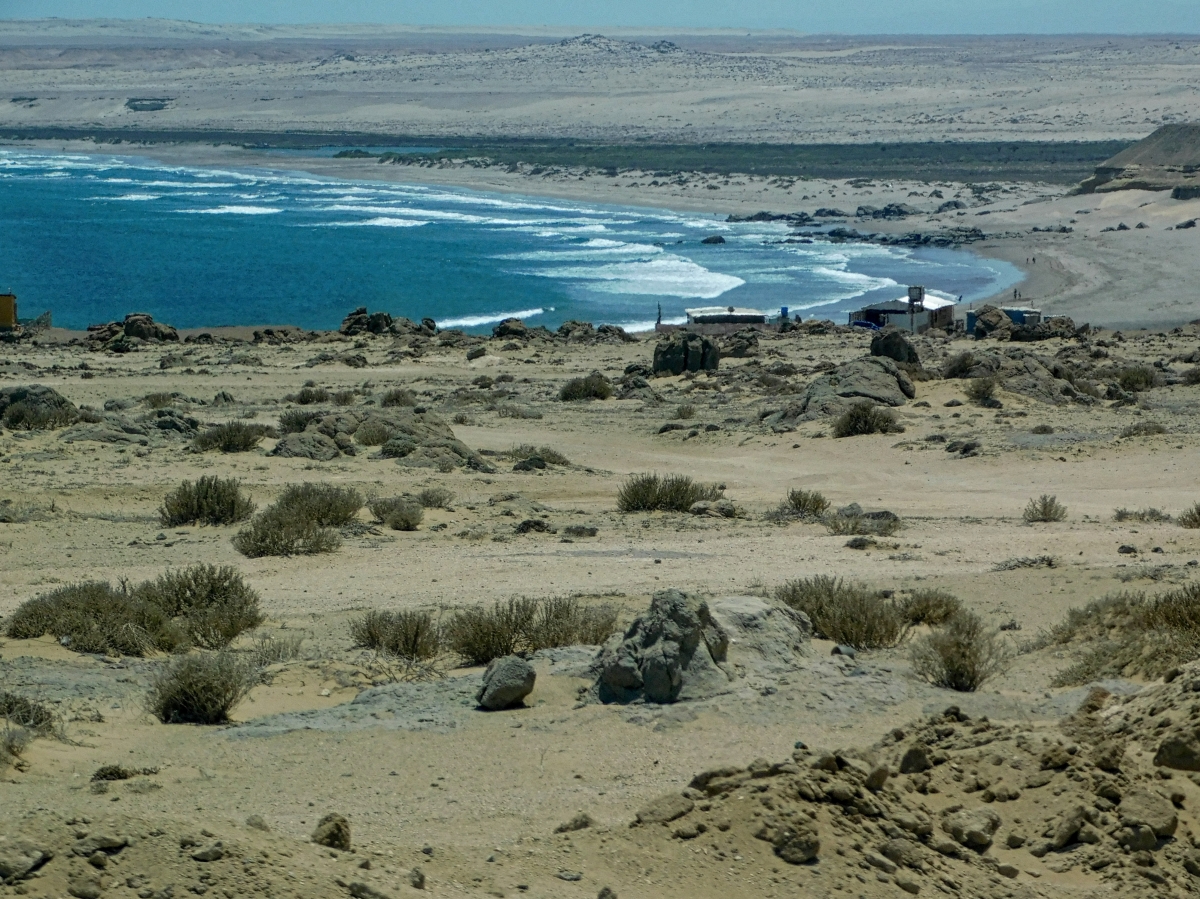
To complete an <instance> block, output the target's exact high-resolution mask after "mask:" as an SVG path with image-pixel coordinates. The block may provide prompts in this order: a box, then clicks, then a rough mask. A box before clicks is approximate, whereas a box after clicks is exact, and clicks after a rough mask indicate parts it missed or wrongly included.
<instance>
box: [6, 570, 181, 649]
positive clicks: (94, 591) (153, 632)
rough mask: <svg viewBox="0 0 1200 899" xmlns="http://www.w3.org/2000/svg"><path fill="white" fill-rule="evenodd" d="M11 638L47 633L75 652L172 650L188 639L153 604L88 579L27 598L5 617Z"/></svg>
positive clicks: (34, 637) (24, 637) (30, 638)
mask: <svg viewBox="0 0 1200 899" xmlns="http://www.w3.org/2000/svg"><path fill="white" fill-rule="evenodd" d="M5 632H6V633H7V634H8V636H9V638H10V639H13V640H32V639H36V638H38V637H43V636H46V635H49V636H51V637H54V638H55V639H56V640H58V641H59V643H61V644H62V645H63V646H65V647H66V648H68V649H70V650H72V651H74V652H82V653H96V654H102V655H126V656H142V655H145V654H146V653H148V652H155V651H161V652H173V651H175V650H177V649H179V648H181V647H183V646H185V645H186V643H187V637H186V635H185V634H184V632H183V630H182V629H181V628H180V627H178V626H177V625H176V623H175V622H174V621H172V620H171V616H170V615H168V614H167V613H166V612H164V611H163V610H162V609H161V608H159V607H158V606H157V605H155V604H153V603H150V602H146V601H145V600H144V599H143V598H141V597H139V596H137V595H131V594H129V593H125V592H120V591H117V590H114V589H113V588H112V587H111V586H110V585H109V584H105V583H101V582H99V581H90V582H87V583H82V584H72V585H70V586H66V587H60V588H59V589H57V590H55V591H53V592H51V593H46V594H43V595H42V596H38V597H35V598H34V599H30V600H28V601H26V602H24V603H22V604H21V605H20V606H18V607H17V610H16V611H15V612H13V614H12V615H11V616H10V617H9V619H8V622H7V625H6V631H5Z"/></svg>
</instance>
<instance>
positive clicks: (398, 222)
mask: <svg viewBox="0 0 1200 899" xmlns="http://www.w3.org/2000/svg"><path fill="white" fill-rule="evenodd" d="M428 224H429V222H423V221H421V220H420V219H398V218H389V217H388V216H386V215H381V216H378V217H377V218H373V219H367V220H366V221H362V222H324V223H323V225H322V227H328V228H359V227H368V226H374V227H376V228H419V227H421V226H422V225H428Z"/></svg>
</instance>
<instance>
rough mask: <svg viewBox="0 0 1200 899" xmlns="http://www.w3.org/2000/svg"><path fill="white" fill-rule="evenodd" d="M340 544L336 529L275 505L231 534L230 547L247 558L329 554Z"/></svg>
mask: <svg viewBox="0 0 1200 899" xmlns="http://www.w3.org/2000/svg"><path fill="white" fill-rule="evenodd" d="M341 545H342V540H341V537H340V536H338V533H337V532H336V531H334V530H332V529H330V528H326V527H321V526H320V525H318V524H317V523H316V522H313V521H308V520H303V519H297V518H296V517H295V516H294V515H293V514H292V513H291V512H290V511H288V510H287V509H281V508H278V507H276V506H271V507H269V508H267V509H265V510H263V511H262V512H259V513H258V514H257V515H255V516H254V518H252V519H251V520H250V524H249V525H247V526H246V527H244V528H243V529H242V530H240V531H238V532H237V534H235V535H234V537H233V548H234V549H236V550H237V551H238V552H240V553H241V554H242V555H243V556H246V557H247V558H250V559H258V558H262V557H263V556H311V555H316V554H318V553H331V552H334V551H336V550H337V548H338V547H339V546H341Z"/></svg>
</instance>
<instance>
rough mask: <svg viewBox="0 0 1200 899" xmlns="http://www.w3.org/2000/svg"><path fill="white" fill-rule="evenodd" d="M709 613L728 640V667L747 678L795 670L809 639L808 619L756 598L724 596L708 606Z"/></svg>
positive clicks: (810, 625) (810, 630)
mask: <svg viewBox="0 0 1200 899" xmlns="http://www.w3.org/2000/svg"><path fill="white" fill-rule="evenodd" d="M708 609H709V613H710V614H711V615H712V619H713V621H714V622H716V624H717V626H718V627H720V628H721V630H723V631H724V632H725V633H726V634H727V635H728V636H729V649H728V653H727V656H728V661H729V663H730V664H732V665H733V666H734V667H736V668H737V669H738V670H739V671H742V672H745V673H746V674H750V675H761V676H770V675H782V674H786V673H787V672H788V671H791V670H794V669H795V668H796V666H797V665H798V664H799V662H800V658H801V657H802V655H803V654H804V652H805V649H806V647H807V645H808V642H809V640H811V639H812V633H813V627H812V622H811V621H809V619H808V616H807V615H805V614H804V613H803V612H797V611H796V610H795V609H792V608H789V607H788V606H785V605H779V604H776V603H772V602H768V601H767V600H765V599H763V598H761V597H759V596H724V597H721V598H720V599H715V600H713V601H712V602H710V603H709V605H708Z"/></svg>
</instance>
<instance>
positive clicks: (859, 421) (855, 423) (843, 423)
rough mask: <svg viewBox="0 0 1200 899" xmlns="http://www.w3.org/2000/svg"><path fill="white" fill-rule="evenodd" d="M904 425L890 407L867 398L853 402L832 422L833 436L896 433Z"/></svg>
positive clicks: (902, 428) (899, 431)
mask: <svg viewBox="0 0 1200 899" xmlns="http://www.w3.org/2000/svg"><path fill="white" fill-rule="evenodd" d="M903 431H904V427H903V426H902V425H900V424H899V423H898V422H897V421H896V415H895V413H894V412H892V410H891V409H885V408H884V407H882V406H876V405H875V404H873V403H871V402H870V401H868V400H863V401H862V402H858V403H855V404H854V405H853V406H851V407H850V408H849V409H847V410H846V411H845V412H843V413H842V414H841V415H839V416H838V417H837V418H836V419H834V422H833V436H834V437H858V436H861V435H864V434H898V433H902V432H903Z"/></svg>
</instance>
